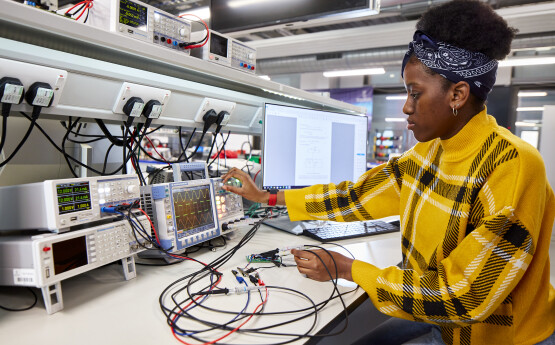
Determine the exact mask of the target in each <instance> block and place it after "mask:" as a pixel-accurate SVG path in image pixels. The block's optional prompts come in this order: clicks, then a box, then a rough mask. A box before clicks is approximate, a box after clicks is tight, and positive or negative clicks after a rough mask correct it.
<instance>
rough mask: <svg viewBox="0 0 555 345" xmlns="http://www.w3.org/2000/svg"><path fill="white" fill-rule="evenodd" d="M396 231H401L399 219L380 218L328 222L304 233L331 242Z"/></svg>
mask: <svg viewBox="0 0 555 345" xmlns="http://www.w3.org/2000/svg"><path fill="white" fill-rule="evenodd" d="M395 231H399V222H398V221H395V222H391V223H386V222H383V221H380V220H367V221H363V222H347V223H335V222H334V223H328V224H326V225H324V226H322V227H316V228H311V229H305V230H304V231H303V235H305V236H308V237H311V238H314V239H316V240H318V241H320V242H331V241H337V240H345V239H349V238H356V237H365V236H372V235H379V234H385V233H388V232H395Z"/></svg>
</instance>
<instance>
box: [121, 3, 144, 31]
mask: <svg viewBox="0 0 555 345" xmlns="http://www.w3.org/2000/svg"><path fill="white" fill-rule="evenodd" d="M119 22H120V23H121V24H124V25H128V26H131V27H134V28H139V27H145V26H146V22H147V8H146V7H145V6H141V5H139V4H137V3H134V2H133V1H129V0H120V1H119Z"/></svg>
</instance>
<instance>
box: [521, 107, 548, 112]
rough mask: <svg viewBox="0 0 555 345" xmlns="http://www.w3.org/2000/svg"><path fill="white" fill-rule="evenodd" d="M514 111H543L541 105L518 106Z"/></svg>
mask: <svg viewBox="0 0 555 345" xmlns="http://www.w3.org/2000/svg"><path fill="white" fill-rule="evenodd" d="M516 111H543V107H518V108H516Z"/></svg>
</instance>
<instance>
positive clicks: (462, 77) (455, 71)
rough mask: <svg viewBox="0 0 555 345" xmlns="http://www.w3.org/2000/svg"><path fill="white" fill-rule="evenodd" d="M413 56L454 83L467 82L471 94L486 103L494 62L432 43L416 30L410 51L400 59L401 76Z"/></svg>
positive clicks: (495, 63)
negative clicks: (401, 64)
mask: <svg viewBox="0 0 555 345" xmlns="http://www.w3.org/2000/svg"><path fill="white" fill-rule="evenodd" d="M413 54H414V56H416V58H418V60H420V62H422V63H423V64H424V65H425V66H427V67H428V68H430V69H431V70H432V71H434V72H436V73H438V74H440V75H441V76H442V77H444V78H445V79H447V80H449V81H451V82H453V83H458V82H459V81H465V82H467V83H468V85H469V86H470V92H472V93H473V94H474V95H476V96H477V97H478V98H480V99H482V100H486V98H487V97H488V93H489V92H490V91H491V88H492V87H493V84H495V77H496V75H497V60H493V59H490V58H489V57H487V56H486V55H484V54H482V53H478V52H471V51H469V50H466V49H462V48H458V47H455V46H452V45H450V44H448V43H445V42H440V41H435V40H434V39H433V38H431V37H430V36H428V35H426V34H425V33H423V32H422V31H416V32H415V33H414V37H413V41H412V42H410V43H409V50H408V51H407V53H406V54H405V58H404V59H403V67H402V69H401V76H403V72H404V71H405V66H406V65H407V62H408V61H409V59H410V57H411V56H412V55H413Z"/></svg>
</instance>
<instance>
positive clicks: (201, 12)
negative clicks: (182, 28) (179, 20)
mask: <svg viewBox="0 0 555 345" xmlns="http://www.w3.org/2000/svg"><path fill="white" fill-rule="evenodd" d="M184 14H193V15H195V16H197V17H199V18H200V19H203V20H206V19H210V8H208V6H202V7H197V8H193V9H190V10H187V11H185V12H181V13H179V15H180V16H182V15H184ZM185 19H187V18H185Z"/></svg>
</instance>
